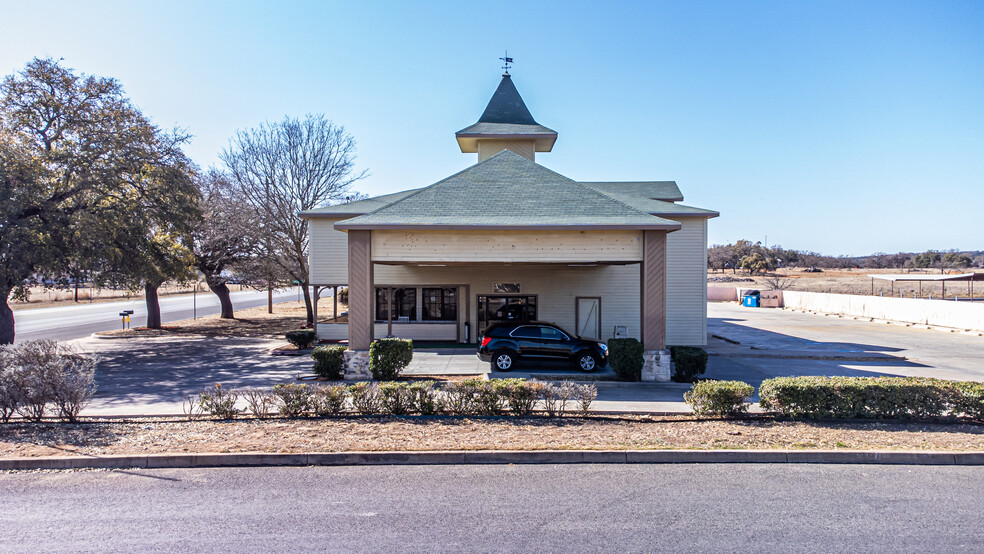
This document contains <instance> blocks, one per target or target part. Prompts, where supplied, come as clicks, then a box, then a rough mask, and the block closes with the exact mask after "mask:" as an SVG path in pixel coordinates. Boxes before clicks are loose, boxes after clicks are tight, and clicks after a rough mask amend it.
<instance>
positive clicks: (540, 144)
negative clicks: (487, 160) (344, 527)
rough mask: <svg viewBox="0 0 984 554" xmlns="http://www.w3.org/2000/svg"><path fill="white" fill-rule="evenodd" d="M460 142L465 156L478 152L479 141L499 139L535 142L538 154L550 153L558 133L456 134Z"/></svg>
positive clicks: (459, 144) (459, 145)
mask: <svg viewBox="0 0 984 554" xmlns="http://www.w3.org/2000/svg"><path fill="white" fill-rule="evenodd" d="M455 139H457V140H458V147H459V148H461V152H462V153H464V154H474V153H476V152H478V141H479V140H480V139H499V140H510V139H512V140H533V141H535V145H534V146H535V149H536V151H537V152H550V151H551V150H553V147H554V144H555V143H556V142H557V133H528V134H527V133H524V134H508V133H503V134H487V133H455Z"/></svg>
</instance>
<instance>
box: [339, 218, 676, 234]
mask: <svg viewBox="0 0 984 554" xmlns="http://www.w3.org/2000/svg"><path fill="white" fill-rule="evenodd" d="M680 227H681V225H680V224H679V223H639V224H628V225H619V224H615V223H612V224H593V225H579V224H573V225H571V224H564V225H495V224H488V225H485V224H482V225H472V224H467V225H466V224H442V223H390V224H386V223H345V222H344V221H341V222H339V223H336V224H335V229H338V230H340V231H374V230H400V229H408V230H410V229H414V230H455V231H464V230H469V229H472V230H493V229H494V230H502V231H530V230H551V231H589V230H590V231H613V230H619V229H622V230H626V231H667V232H669V231H676V230H678V229H680Z"/></svg>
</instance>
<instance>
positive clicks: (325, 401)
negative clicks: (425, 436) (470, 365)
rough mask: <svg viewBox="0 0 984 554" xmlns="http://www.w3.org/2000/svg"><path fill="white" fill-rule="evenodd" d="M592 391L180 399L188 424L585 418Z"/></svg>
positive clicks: (446, 389)
mask: <svg viewBox="0 0 984 554" xmlns="http://www.w3.org/2000/svg"><path fill="white" fill-rule="evenodd" d="M597 396H598V389H597V387H595V386H594V385H578V384H574V383H563V384H561V385H554V384H551V383H544V382H539V381H527V380H524V379H494V380H490V381H485V380H481V379H468V380H464V381H451V382H447V383H445V384H444V386H443V387H438V386H437V383H435V382H434V381H422V382H416V383H406V382H392V381H391V382H384V383H376V382H370V381H365V382H359V383H355V384H353V385H349V386H343V385H324V386H322V385H314V386H312V385H308V384H306V383H290V384H281V385H277V386H275V387H273V389H272V390H267V389H245V390H230V389H226V388H224V387H222V385H218V384H217V385H215V386H213V387H210V388H208V389H206V390H204V391H202V392H201V393H200V394H198V395H189V396H186V397H185V401H184V411H185V414H186V415H187V416H188V417H189V419H193V418H196V417H199V416H201V415H203V414H208V415H211V416H213V417H217V418H220V419H234V418H236V417H238V416H240V415H243V414H251V415H253V416H255V417H267V416H268V415H269V414H270V413H272V412H274V411H276V412H277V413H279V414H280V415H283V416H286V417H301V416H309V415H315V416H337V415H342V414H346V413H354V414H361V415H408V414H421V415H437V414H449V415H504V414H510V415H514V416H529V415H531V414H533V412H534V410H535V409H536V408H539V409H540V410H541V411H542V412H543V413H545V414H546V415H547V416H550V417H555V416H562V415H564V414H565V413H568V412H572V411H576V412H579V413H581V414H586V413H587V412H588V411H589V410H590V408H591V404H592V403H593V402H594V400H595V398H597Z"/></svg>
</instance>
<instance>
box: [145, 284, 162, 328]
mask: <svg viewBox="0 0 984 554" xmlns="http://www.w3.org/2000/svg"><path fill="white" fill-rule="evenodd" d="M159 286H160V285H151V284H150V283H147V284H145V285H144V296H145V298H146V300H147V328H148V329H160V328H161V303H160V301H159V300H158V299H157V287H159Z"/></svg>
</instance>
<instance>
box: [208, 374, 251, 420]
mask: <svg viewBox="0 0 984 554" xmlns="http://www.w3.org/2000/svg"><path fill="white" fill-rule="evenodd" d="M237 400H239V394H238V393H236V391H234V390H229V389H224V388H222V385H221V384H219V383H216V384H215V386H213V387H211V388H208V389H205V390H203V391H202V393H201V394H200V395H199V400H198V402H199V405H200V406H201V409H202V410H203V411H205V412H207V413H208V414H209V415H211V416H214V417H217V418H219V419H236V416H237V415H239V414H240V413H242V410H240V409H239V408H236V401H237Z"/></svg>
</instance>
